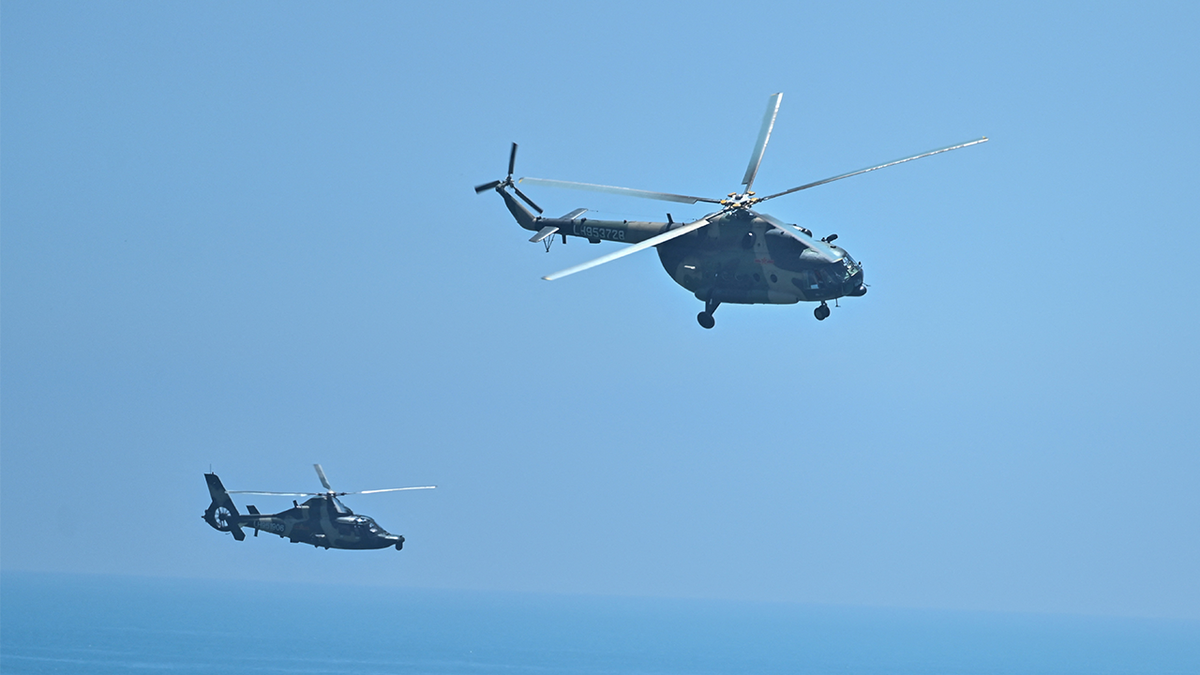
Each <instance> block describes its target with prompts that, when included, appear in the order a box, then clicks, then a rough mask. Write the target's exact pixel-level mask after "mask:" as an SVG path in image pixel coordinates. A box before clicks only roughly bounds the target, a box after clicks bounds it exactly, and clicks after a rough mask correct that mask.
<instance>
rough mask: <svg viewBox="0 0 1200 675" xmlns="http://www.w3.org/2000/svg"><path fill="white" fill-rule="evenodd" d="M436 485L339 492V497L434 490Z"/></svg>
mask: <svg viewBox="0 0 1200 675" xmlns="http://www.w3.org/2000/svg"><path fill="white" fill-rule="evenodd" d="M436 488H437V486H436V485H418V486H417V487H402V488H384V489H382V490H359V491H358V492H339V493H338V494H340V495H369V494H374V493H376V492H400V491H401V490H434V489H436Z"/></svg>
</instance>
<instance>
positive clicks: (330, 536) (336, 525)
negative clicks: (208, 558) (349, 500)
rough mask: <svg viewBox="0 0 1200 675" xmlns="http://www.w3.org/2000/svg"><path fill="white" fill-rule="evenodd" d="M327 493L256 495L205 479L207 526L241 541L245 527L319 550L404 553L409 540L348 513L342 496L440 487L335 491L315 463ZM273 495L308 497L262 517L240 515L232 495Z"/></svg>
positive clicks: (208, 476) (211, 477)
mask: <svg viewBox="0 0 1200 675" xmlns="http://www.w3.org/2000/svg"><path fill="white" fill-rule="evenodd" d="M313 468H314V469H316V470H317V477H318V478H320V479H321V485H323V486H325V491H324V492H257V491H253V490H226V489H225V486H224V485H222V484H221V479H220V478H218V477H217V474H215V473H206V474H204V479H205V480H206V481H208V493H209V495H210V496H211V497H212V503H211V504H209V506H208V509H207V510H206V511H205V512H204V515H203V516H202V518H203V519H204V522H206V523H208V524H209V525H211V526H212V527H213V528H214V529H216V530H218V531H221V532H230V533H232V534H233V538H234V539H236V540H238V541H242V540H243V539H245V538H246V533H245V532H244V531H243V530H242V528H244V527H245V528H252V529H253V530H254V536H256V537H257V536H258V532H259V530H261V531H263V532H269V533H270V534H277V535H279V536H280V537H286V538H288V539H290V540H291V542H292V543H293V544H312V545H313V546H316V547H318V548H325V549H331V548H345V549H380V548H388V547H389V546H395V547H396V550H397V551H399V550H401V549H402V548H404V537H403V536H401V535H398V534H388V532H387V531H385V530H384V529H383V528H382V527H380V526H379V525H378V524H376V523H375V521H374V520H373V519H372V518H370V517H369V516H364V515H360V514H355V513H354V512H353V511H351V510H350V509H348V508H346V506H345V505H344V504H342V502H341V501H339V500H338V497H341V496H343V495H366V494H373V493H376V492H399V491H401V490H432V489H434V488H436V487H437V486H436V485H421V486H417V487H401V488H384V489H382V490H360V491H358V492H335V491H334V489H333V488H332V487H330V485H329V480H328V479H326V478H325V470H324V469H322V468H321V465H320V464H313ZM233 494H242V495H273V496H285V497H309V499H307V500H305V502H304V503H303V504H299V503H297V502H296V500H294V499H293V500H292V508H290V509H288V510H286V511H280V512H279V513H272V514H263V513H259V511H258V509H257V508H255V507H254V506H252V505H248V506H246V510H247V511H249V513H247V514H245V515H243V514H240V513H238V510H237V507H236V506H234V504H233V499H232V498H230V496H229V495H233Z"/></svg>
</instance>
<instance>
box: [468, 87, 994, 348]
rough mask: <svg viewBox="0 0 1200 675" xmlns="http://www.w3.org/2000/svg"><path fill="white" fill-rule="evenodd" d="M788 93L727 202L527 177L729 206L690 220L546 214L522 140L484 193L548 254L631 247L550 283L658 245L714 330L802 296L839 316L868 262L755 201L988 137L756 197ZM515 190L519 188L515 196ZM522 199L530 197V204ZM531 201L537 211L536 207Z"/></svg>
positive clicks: (770, 110)
mask: <svg viewBox="0 0 1200 675" xmlns="http://www.w3.org/2000/svg"><path fill="white" fill-rule="evenodd" d="M782 96H783V95H782V94H775V95H773V96H772V97H771V98H770V101H769V103H768V105H767V112H766V114H765V115H764V116H763V122H762V127H761V130H760V131H759V135H758V140H757V142H756V143H755V147H754V151H753V153H751V156H750V165H749V166H748V167H747V169H746V174H745V177H744V178H743V179H742V185H743V190H742V191H741V192H739V193H730V194H729V196H728V198H725V199H712V198H706V197H691V196H688V195H678V194H671V193H665V192H651V191H648V190H636V189H631V188H622V187H613V186H608V185H593V184H590V183H574V182H568V181H560V180H547V179H542V178H522V179H521V180H520V181H519V182H521V183H525V184H531V185H545V186H550V187H562V188H572V189H582V190H592V191H597V192H607V193H610V194H620V195H625V196H630V197H642V198H646V199H658V200H663V201H673V202H680V203H686V204H695V203H697V202H708V203H712V204H717V205H719V206H720V207H721V208H720V210H719V211H716V212H714V213H710V214H709V215H707V216H704V217H703V218H701V219H699V220H696V221H693V222H690V223H677V222H674V220H673V219H671V217H670V216H669V215H668V220H667V222H665V223H661V222H642V221H632V220H619V221H618V220H592V219H589V218H584V217H583V214H584V213H586V211H587V209H576V210H574V211H572V212H571V213H569V214H567V215H565V216H563V217H562V218H544V217H542V216H541V215H540V214H541V213H542V209H541V208H540V207H538V206H537V204H534V203H533V200H531V199H529V197H527V196H526V195H525V194H524V193H523V192H522V191H521V190H520V188H518V187H517V186H516V183H514V182H513V179H512V175H513V168H514V164H515V162H516V155H517V144H516V143H513V145H512V151H511V153H510V154H509V158H508V176H507V177H506V178H504V179H503V180H496V181H492V182H490V183H484V184H482V185H477V186H476V187H475V192H476V193H480V192H486V191H488V190H493V189H494V190H495V191H496V192H497V193H499V194H500V196H501V197H503V198H504V203H505V204H506V205H507V206H508V210H509V212H510V213H512V215H513V217H514V218H516V220H517V222H518V223H519V224H520V225H521V227H523V228H525V229H527V230H530V231H533V232H536V233H537V234H535V235H534V236H533V237H532V238H531V239H530V241H533V242H545V244H546V249H547V250H549V248H550V242H552V241H553V239H552V238H553V237H556V236H557V237H561V238H562V240H563V242H564V243H566V240H567V237H582V238H584V239H587V240H589V241H591V242H592V243H599V242H601V241H615V242H620V243H625V244H631V246H630V247H628V248H627V249H625V250H622V251H618V252H615V253H610V254H608V255H606V256H602V257H600V258H597V259H595V260H592V261H590V262H587V263H583V264H581V265H576V266H575V267H571V268H568V269H566V270H562V271H561V272H557V273H555V274H552V275H549V276H546V277H543V278H544V279H546V280H548V281H553V280H554V279H558V278H561V277H564V276H567V275H570V274H574V273H575V272H580V271H583V270H585V269H589V268H591V267H595V266H597V265H600V264H603V263H606V262H609V261H611V260H615V259H616V258H619V257H622V256H625V255H628V254H630V253H635V252H637V251H639V250H644V249H646V248H651V247H653V248H656V249H657V250H658V258H659V260H660V261H661V262H662V265H663V268H664V269H665V270H666V271H667V274H669V275H671V278H672V279H674V280H675V282H676V283H678V284H679V285H680V286H683V287H684V288H686V289H688V290H689V291H691V292H692V293H693V294H694V295H695V296H696V297H697V298H698V299H700V300H701V301H703V302H704V311H702V312H700V314H699V315H698V316H697V317H696V319H697V320H698V321H699V322H700V325H701V326H703V327H704V328H712V327H713V325H714V323H715V322H714V320H713V312H714V311H715V310H716V308H717V307H718V306H719V305H720V304H721V303H737V304H772V305H786V304H794V303H797V302H801V301H805V302H819V303H820V305H819V306H818V307H817V308H816V309H815V310H814V312H813V314H814V315H815V316H816V317H817V319H818V320H824V319H825V318H827V317H828V316H829V313H830V310H829V307H828V305H827V304H826V303H827V301H829V300H837V299H838V298H843V297H857V296H862V295H865V294H866V292H867V286H866V284H865V283H864V281H863V270H862V266H861V265H860V264H858V263H857V262H856V261H855V260H854V259H853V258H852V257H850V254H848V253H847V252H846V251H845V249H842V248H840V247H838V246H834V245H833V241H834V240H835V239H837V235H836V234H831V235H829V236H826V237H823V238H821V239H814V238H813V236H812V232H811V231H809V230H807V229H805V228H802V227H799V226H796V225H789V224H786V223H783V222H781V221H779V220H777V219H775V218H773V217H771V216H769V215H767V214H765V213H759V212H757V211H755V210H754V209H753V208H752V207H753V206H755V205H757V204H759V203H761V202H764V201H767V200H768V199H774V198H775V197H782V196H784V195H788V194H791V193H793V192H799V191H801V190H806V189H809V188H813V187H816V186H818V185H824V184H826V183H831V182H833V181H835V180H841V179H842V178H849V177H850V176H857V175H859V174H862V173H867V172H869V171H875V170H876V169H883V168H886V167H889V166H894V165H896V164H901V163H904V162H908V161H911V160H914V159H920V158H922V157H929V156H930V155H936V154H939V153H942V152H947V151H949V150H957V149H958V148H965V147H967V146H971V145H976V144H978V143H983V142H985V141H987V138H986V137H984V138H978V139H975V140H973V141H967V142H965V143H959V144H957V145H952V146H948V147H945V148H940V149H937V150H931V151H929V152H924V153H921V154H919V155H913V156H911V157H905V158H903V159H898V160H894V161H891V162H887V163H884V164H879V165H876V166H872V167H868V168H865V169H859V170H858V171H851V172H849V173H844V174H841V175H838V176H833V177H831V178H826V179H823V180H819V181H814V182H812V183H806V184H804V185H801V186H798V187H794V188H791V189H789V190H784V191H783V192H779V193H776V194H772V195H767V196H765V197H757V196H755V193H754V191H753V190H752V189H751V187H752V186H753V184H754V178H755V176H756V175H757V173H758V167H759V164H760V163H761V161H762V156H763V152H764V151H765V149H766V145H767V140H768V139H769V137H770V135H771V130H772V128H773V127H774V124H775V116H776V114H777V113H778V110H779V103H780V101H781V99H782ZM510 189H511V190H512V192H509V190H510ZM514 193H515V196H514ZM518 198H519V199H518ZM522 201H524V202H525V203H524V204H522V203H521V202H522ZM526 204H528V205H529V206H530V207H532V208H533V209H534V211H536V212H537V213H536V214H535V213H534V212H533V211H530V210H529V208H527V207H526Z"/></svg>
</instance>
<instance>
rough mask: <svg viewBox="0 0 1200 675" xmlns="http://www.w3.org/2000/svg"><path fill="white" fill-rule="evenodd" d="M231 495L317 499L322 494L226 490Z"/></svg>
mask: <svg viewBox="0 0 1200 675" xmlns="http://www.w3.org/2000/svg"><path fill="white" fill-rule="evenodd" d="M226 492H228V493H229V494H231V495H276V496H279V497H315V496H316V495H319V494H323V493H321V492H262V491H260V490H226Z"/></svg>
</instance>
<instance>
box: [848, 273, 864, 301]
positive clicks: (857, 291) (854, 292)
mask: <svg viewBox="0 0 1200 675" xmlns="http://www.w3.org/2000/svg"><path fill="white" fill-rule="evenodd" d="M844 288H845V289H846V295H849V296H851V297H854V298H858V297H862V296H864V295H866V294H867V285H866V284H865V283H863V272H862V268H861V267H860V268H859V269H858V271H857V272H855V273H854V274H852V275H851V276H850V278H849V279H847V280H846V285H845V286H844Z"/></svg>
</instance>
